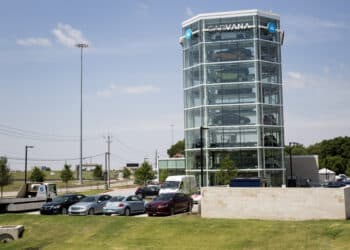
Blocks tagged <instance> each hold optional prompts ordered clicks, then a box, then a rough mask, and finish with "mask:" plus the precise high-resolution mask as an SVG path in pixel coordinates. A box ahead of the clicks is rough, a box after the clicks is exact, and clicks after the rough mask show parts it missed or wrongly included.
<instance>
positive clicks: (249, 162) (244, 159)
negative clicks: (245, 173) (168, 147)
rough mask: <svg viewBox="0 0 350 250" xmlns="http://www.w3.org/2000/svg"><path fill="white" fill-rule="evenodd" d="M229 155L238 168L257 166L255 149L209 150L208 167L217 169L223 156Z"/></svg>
mask: <svg viewBox="0 0 350 250" xmlns="http://www.w3.org/2000/svg"><path fill="white" fill-rule="evenodd" d="M226 156H229V157H230V159H231V160H232V161H233V164H234V166H235V167H237V168H238V169H253V168H257V166H258V158H257V151H256V150H234V151H212V152H209V168H211V169H218V168H219V167H220V162H221V160H222V159H223V158H225V157H226Z"/></svg>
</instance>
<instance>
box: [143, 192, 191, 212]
mask: <svg viewBox="0 0 350 250" xmlns="http://www.w3.org/2000/svg"><path fill="white" fill-rule="evenodd" d="M192 203H193V201H192V199H191V197H189V196H187V195H185V194H184V193H164V194H160V195H159V196H158V197H156V198H154V199H153V201H151V202H150V203H147V204H146V212H147V214H148V216H153V215H174V214H176V213H180V212H190V211H191V210H192Z"/></svg>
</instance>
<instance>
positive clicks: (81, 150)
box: [75, 43, 88, 184]
mask: <svg viewBox="0 0 350 250" xmlns="http://www.w3.org/2000/svg"><path fill="white" fill-rule="evenodd" d="M75 46H76V47H78V48H80V168H79V182H80V184H82V183H83V49H84V48H87V47H88V44H87V43H78V44H76V45H75Z"/></svg>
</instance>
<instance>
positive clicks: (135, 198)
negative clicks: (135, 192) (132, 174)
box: [131, 196, 140, 201]
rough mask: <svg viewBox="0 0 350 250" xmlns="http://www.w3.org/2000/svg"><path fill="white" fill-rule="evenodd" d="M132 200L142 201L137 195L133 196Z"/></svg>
mask: <svg viewBox="0 0 350 250" xmlns="http://www.w3.org/2000/svg"><path fill="white" fill-rule="evenodd" d="M131 200H132V201H140V199H139V198H138V197H137V196H131Z"/></svg>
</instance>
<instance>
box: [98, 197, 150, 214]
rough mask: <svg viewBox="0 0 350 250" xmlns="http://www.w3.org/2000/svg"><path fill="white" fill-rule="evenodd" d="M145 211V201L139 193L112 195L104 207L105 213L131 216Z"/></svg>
mask: <svg viewBox="0 0 350 250" xmlns="http://www.w3.org/2000/svg"><path fill="white" fill-rule="evenodd" d="M144 212H145V201H144V200H142V199H141V198H140V197H138V196H137V195H129V196H115V197H112V198H111V199H110V200H109V201H108V202H107V203H106V206H105V207H103V214H105V215H111V214H121V215H125V216H129V215H131V214H136V213H144Z"/></svg>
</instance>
